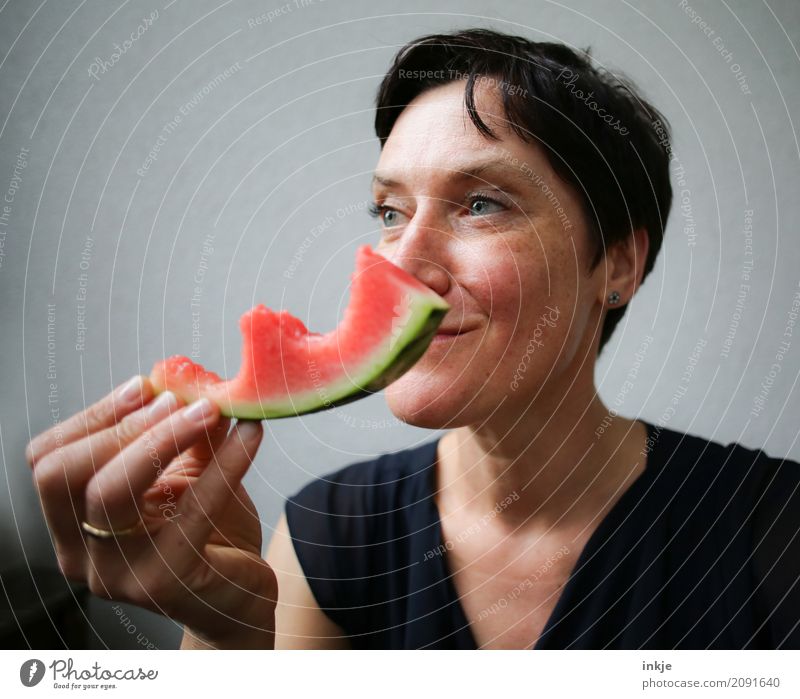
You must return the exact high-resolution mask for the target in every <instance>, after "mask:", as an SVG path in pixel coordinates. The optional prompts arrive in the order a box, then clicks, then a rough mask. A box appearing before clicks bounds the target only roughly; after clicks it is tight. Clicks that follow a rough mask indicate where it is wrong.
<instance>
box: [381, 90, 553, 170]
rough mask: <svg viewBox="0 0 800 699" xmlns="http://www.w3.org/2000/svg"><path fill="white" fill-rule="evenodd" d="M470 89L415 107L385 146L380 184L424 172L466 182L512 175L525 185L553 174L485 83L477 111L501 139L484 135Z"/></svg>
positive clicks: (419, 101) (440, 93) (432, 93)
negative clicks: (468, 102)
mask: <svg viewBox="0 0 800 699" xmlns="http://www.w3.org/2000/svg"><path fill="white" fill-rule="evenodd" d="M465 86H466V81H463V80H461V81H454V82H451V83H447V84H445V85H439V86H437V87H434V88H431V89H429V90H426V91H425V92H423V93H422V94H420V95H418V96H417V97H416V98H414V100H413V101H412V102H411V103H409V105H408V106H407V107H406V108H405V109H404V110H403V111H402V112H401V113H400V115H399V117H398V118H397V121H396V122H395V124H394V126H393V128H392V131H391V133H390V134H389V137H388V139H387V140H386V143H385V144H384V146H383V149H382V151H381V155H380V159H379V161H378V165H377V167H376V172H375V178H374V182H375V183H376V184H384V183H393V182H394V181H395V180H397V179H400V178H401V177H404V176H410V175H412V174H414V173H419V172H427V173H429V174H434V173H437V172H441V173H450V174H451V175H453V174H455V175H463V176H465V177H469V176H474V177H480V176H482V175H484V176H485V175H489V174H492V175H494V174H507V175H510V176H512V177H515V178H518V179H522V180H524V179H525V178H526V177H529V175H530V172H531V171H536V172H542V171H544V170H549V167H548V164H547V162H546V159H545V158H544V156H543V153H542V152H541V149H540V148H539V147H537V146H535V145H534V144H532V143H527V142H525V141H523V140H522V139H521V138H520V137H519V136H518V135H517V134H516V133H515V132H514V131H513V130H512V129H511V128H510V127H509V125H508V121H507V118H506V116H505V111H504V109H503V102H502V98H501V97H500V95H499V93H498V90H497V89H492V88H490V87H485V86H484V85H483V84H482V83H481V82H480V81H479V82H477V83H476V85H475V106H476V109H477V111H478V114H479V116H480V118H481V119H482V121H483V122H484V123H485V124H486V125H487V126H488V127H489V128H490V129H491V131H492V132H493V133H494V134H495V135H496V136H497V137H498V138H497V139H496V140H495V139H490V138H488V137H487V136H485V135H484V134H482V133H481V132H480V131H478V129H477V127H476V126H475V124H474V123H473V122H472V120H471V119H470V118H469V115H468V114H467V111H466V107H465V104H464V88H465ZM526 173H527V174H526Z"/></svg>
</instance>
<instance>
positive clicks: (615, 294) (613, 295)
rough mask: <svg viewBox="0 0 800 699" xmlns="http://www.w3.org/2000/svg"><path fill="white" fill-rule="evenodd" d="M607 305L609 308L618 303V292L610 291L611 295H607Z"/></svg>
mask: <svg viewBox="0 0 800 699" xmlns="http://www.w3.org/2000/svg"><path fill="white" fill-rule="evenodd" d="M608 303H609V305H611V306H613V305H615V304H617V303H619V291H612V292H611V293H610V294H609V295H608Z"/></svg>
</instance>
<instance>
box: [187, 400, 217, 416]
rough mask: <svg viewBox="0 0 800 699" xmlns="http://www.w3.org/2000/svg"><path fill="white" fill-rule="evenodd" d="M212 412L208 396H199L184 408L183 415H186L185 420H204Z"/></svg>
mask: <svg viewBox="0 0 800 699" xmlns="http://www.w3.org/2000/svg"><path fill="white" fill-rule="evenodd" d="M213 412H214V406H213V405H212V403H211V401H210V400H208V398H201V399H200V400H198V401H195V402H194V403H192V404H191V405H190V406H189V407H188V408H186V411H185V412H184V415H185V416H186V419H187V420H192V421H194V422H205V421H206V419H208V418H209V417H210V416H211V414H212V413H213Z"/></svg>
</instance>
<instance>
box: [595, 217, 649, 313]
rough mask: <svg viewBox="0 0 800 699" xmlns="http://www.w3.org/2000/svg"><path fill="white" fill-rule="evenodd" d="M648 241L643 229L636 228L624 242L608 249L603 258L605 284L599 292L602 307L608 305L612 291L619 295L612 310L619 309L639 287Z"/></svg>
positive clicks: (645, 231)
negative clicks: (617, 301)
mask: <svg viewBox="0 0 800 699" xmlns="http://www.w3.org/2000/svg"><path fill="white" fill-rule="evenodd" d="M649 247H650V239H649V238H648V236H647V230H646V229H645V228H637V229H636V230H635V231H633V233H632V234H631V235H629V236H628V237H627V238H626V239H625V240H623V241H621V242H619V243H617V244H616V245H614V246H613V247H611V248H609V249H608V251H607V252H606V256H605V268H606V273H605V280H604V281H605V284H604V285H603V287H602V288H601V289H600V290H599V292H598V293H599V294H600V296H599V301H600V303H601V304H602V305H603V306H607V307H612V306H609V304H608V295H609V294H610V293H611V292H612V291H616V292H617V293H619V297H620V298H619V303H616V304H614V305H613V308H620V307H621V306H624V305H625V304H626V303H628V302H629V301H630V300H631V299H632V298H633V295H634V294H635V293H636V290H637V289H638V288H639V285H640V284H641V282H642V275H643V274H644V263H645V261H646V260H647V251H648V249H649Z"/></svg>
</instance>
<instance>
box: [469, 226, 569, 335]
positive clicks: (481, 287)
mask: <svg viewBox="0 0 800 699" xmlns="http://www.w3.org/2000/svg"><path fill="white" fill-rule="evenodd" d="M483 259H484V260H487V262H485V264H484V269H485V275H484V276H483V278H482V279H480V280H476V283H475V284H474V286H473V288H472V294H473V296H474V297H475V298H476V300H477V301H478V303H479V304H480V306H481V307H482V309H483V310H484V312H485V314H486V316H487V317H488V318H489V323H490V328H491V330H492V332H493V334H494V335H495V336H496V338H497V339H505V340H507V341H508V342H509V343H511V344H514V343H515V342H517V341H519V340H524V341H525V342H527V340H528V339H529V337H530V336H531V332H532V331H533V330H534V329H535V328H536V327H538V325H537V324H539V321H540V318H541V315H542V314H549V315H552V310H550V309H553V308H558V313H559V314H560V317H561V319H563V318H564V317H565V313H566V314H567V315H568V314H569V313H570V312H571V309H572V308H574V306H575V303H576V294H577V291H578V290H577V283H578V277H577V267H576V265H577V261H576V258H575V255H574V252H573V250H572V247H571V246H569V245H568V246H560V247H557V246H552V245H551V246H548V248H547V249H545V248H544V247H543V246H542V245H541V244H540V243H539V241H538V240H537V239H536V238H535V234H534V235H533V236H532V237H529V238H528V239H525V240H522V241H517V242H516V244H513V243H510V244H509V245H507V246H504V249H502V250H487V251H486V252H485V254H484V255H483ZM551 334H552V332H551Z"/></svg>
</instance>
